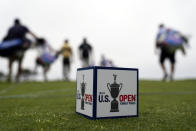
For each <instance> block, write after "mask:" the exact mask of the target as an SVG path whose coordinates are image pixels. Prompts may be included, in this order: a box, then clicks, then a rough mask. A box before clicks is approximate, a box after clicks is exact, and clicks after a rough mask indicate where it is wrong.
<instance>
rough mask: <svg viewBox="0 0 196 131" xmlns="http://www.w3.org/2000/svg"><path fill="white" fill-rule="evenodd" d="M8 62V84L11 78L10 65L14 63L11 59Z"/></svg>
mask: <svg viewBox="0 0 196 131" xmlns="http://www.w3.org/2000/svg"><path fill="white" fill-rule="evenodd" d="M8 61H9V65H8V70H9V73H8V77H7V81H8V82H10V81H11V76H12V64H13V62H14V59H13V58H12V57H10V58H9V59H8Z"/></svg>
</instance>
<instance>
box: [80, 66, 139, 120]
mask: <svg viewBox="0 0 196 131" xmlns="http://www.w3.org/2000/svg"><path fill="white" fill-rule="evenodd" d="M76 83H77V84H76V113H78V114H80V115H83V116H85V117H88V118H90V119H100V118H119V117H138V95H139V93H138V69H135V68H118V67H100V66H93V67H87V68H79V69H77V82H76Z"/></svg>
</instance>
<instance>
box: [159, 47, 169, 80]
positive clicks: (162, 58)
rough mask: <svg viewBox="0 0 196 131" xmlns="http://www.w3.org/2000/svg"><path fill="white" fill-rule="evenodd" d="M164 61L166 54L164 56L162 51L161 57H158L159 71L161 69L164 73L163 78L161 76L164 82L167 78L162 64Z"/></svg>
mask: <svg viewBox="0 0 196 131" xmlns="http://www.w3.org/2000/svg"><path fill="white" fill-rule="evenodd" d="M165 59H166V54H165V52H164V51H162V52H161V55H160V65H161V69H162V71H163V73H164V76H163V79H162V80H163V81H166V80H167V76H168V74H167V70H166V68H165V64H164V61H165Z"/></svg>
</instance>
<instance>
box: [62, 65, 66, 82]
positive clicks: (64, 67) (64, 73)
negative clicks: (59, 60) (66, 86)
mask: <svg viewBox="0 0 196 131" xmlns="http://www.w3.org/2000/svg"><path fill="white" fill-rule="evenodd" d="M63 79H64V80H66V66H65V64H63Z"/></svg>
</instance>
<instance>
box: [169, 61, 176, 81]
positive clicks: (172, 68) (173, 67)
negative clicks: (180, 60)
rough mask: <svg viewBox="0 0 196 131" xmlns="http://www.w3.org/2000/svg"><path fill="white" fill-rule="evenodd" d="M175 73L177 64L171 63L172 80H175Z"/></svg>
mask: <svg viewBox="0 0 196 131" xmlns="http://www.w3.org/2000/svg"><path fill="white" fill-rule="evenodd" d="M174 71H175V64H174V63H171V75H170V80H171V81H173V80H174Z"/></svg>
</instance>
